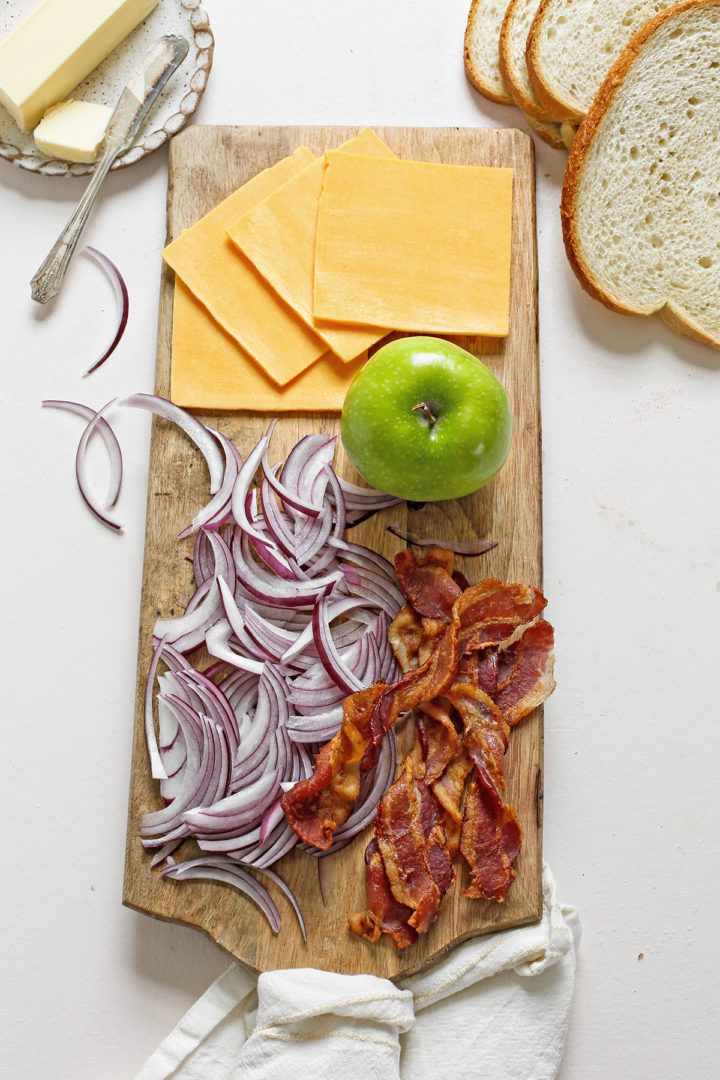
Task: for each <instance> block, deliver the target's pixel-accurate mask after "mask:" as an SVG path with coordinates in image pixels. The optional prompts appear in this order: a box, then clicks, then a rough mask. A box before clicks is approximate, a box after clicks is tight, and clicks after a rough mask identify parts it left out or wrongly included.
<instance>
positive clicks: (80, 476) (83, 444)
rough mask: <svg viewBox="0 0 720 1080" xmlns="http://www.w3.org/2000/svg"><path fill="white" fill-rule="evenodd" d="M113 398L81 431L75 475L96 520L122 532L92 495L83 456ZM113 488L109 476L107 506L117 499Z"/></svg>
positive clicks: (119, 526)
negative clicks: (108, 500)
mask: <svg viewBox="0 0 720 1080" xmlns="http://www.w3.org/2000/svg"><path fill="white" fill-rule="evenodd" d="M115 400H116V399H115V398H113V400H112V401H109V402H108V403H107V404H106V405H103V407H102V408H101V409H99V410H98V411H97V412H96V413H95V414H94V415H93V417H92V419H91V420H90V422H89V423H88V425H87V427H86V428H85V430H84V431H83V433H82V435H81V437H80V442H79V443H78V448H77V452H76V454H75V476H76V477H77V482H78V487H79V488H80V494H81V495H82V497H83V499H84V501H85V504H86V505H87V507H88V508H89V509H90V510H91V511H92V512H93V514H94V515H95V517H96V518H98V520H99V521H101V522H102V523H103V525H107V526H108V528H110V529H114V530H115V531H116V532H122V531H123V527H122V525H120V524H118V522H117V521H113V520H112V518H109V517H108V516H107V514H104V513H103V511H102V509H101V508H100V506H98V504H97V502H96V501H95V497H94V495H93V493H92V491H91V489H90V485H89V483H88V479H87V471H86V458H85V454H86V450H87V445H88V442H89V440H90V436H91V435H92V433H93V431H94V430H95V428H96V427H97V425H98V423H99V422H100V419H101V418H102V415H103V413H104V412H106V410H107V409H109V408H110V407H111V406H112V405H114V404H115ZM114 490H115V483H114V481H113V478H112V477H111V485H110V494H109V496H108V498H109V499H111V500H112V501H111V502H109V503H108V504H107V505H108V506H112V505H114V502H115V501H116V500H117V494H114V497H113V492H114ZM118 491H119V488H118Z"/></svg>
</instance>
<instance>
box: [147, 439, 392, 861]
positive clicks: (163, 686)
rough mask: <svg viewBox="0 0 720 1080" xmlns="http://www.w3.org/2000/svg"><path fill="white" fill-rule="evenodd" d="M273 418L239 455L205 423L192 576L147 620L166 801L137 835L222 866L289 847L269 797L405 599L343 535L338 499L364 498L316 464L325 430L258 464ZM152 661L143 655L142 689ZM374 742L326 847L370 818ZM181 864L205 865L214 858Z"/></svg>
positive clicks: (384, 755)
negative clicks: (167, 606)
mask: <svg viewBox="0 0 720 1080" xmlns="http://www.w3.org/2000/svg"><path fill="white" fill-rule="evenodd" d="M273 426H274V425H271V426H270V428H269V429H268V431H267V433H266V434H265V435H264V436H263V438H262V439H260V441H259V442H258V444H257V446H256V447H255V448H254V449H253V450H252V452H251V453H250V454H249V455H248V457H247V458H246V460H245V462H243V463H240V461H239V456H238V457H236V456H235V454H234V453H233V451H232V449H231V446H232V444H231V443H229V441H228V440H224V438H223V437H222V436H219V435H218V434H217V433H215V434H213V433H212V432H210V431H209V429H208V434H209V435H212V437H213V438H214V439H215V442H216V446H217V447H218V448H219V449H220V448H221V451H222V457H223V458H224V466H223V473H222V481H221V484H220V487H219V488H218V489H217V490H216V492H215V495H216V497H215V498H214V499H210V500H209V501H208V503H206V505H205V507H204V508H203V510H201V511H200V513H199V515H197V516H196V518H195V519H194V521H193V523H191V526H190V527H189V529H187V530H185V534H186V535H187V534H189V532H191V531H193V529H195V531H196V532H197V536H196V539H195V545H194V550H193V558H192V562H193V568H194V571H195V579H196V582H197V588H196V591H195V593H194V595H193V597H192V598H191V599H190V601H189V602H188V604H187V606H186V609H185V612H184V613H183V615H181V616H179V617H178V618H176V619H168V620H160V621H159V622H158V624H157V625H156V633H157V634H158V635H160V636H161V637H164V638H165V641H164V642H162V643H161V646H158V649H157V655H158V660H159V657H160V655H161V656H162V658H163V660H164V661H165V662H166V665H167V667H168V671H166V672H165V673H164V674H163V675H161V676H159V685H160V690H161V693H160V694H159V695H158V714H159V721H158V723H159V739H160V741H159V745H158V747H157V750H156V756H157V757H158V758H159V762H160V764H161V765H164V766H166V768H165V771H166V773H167V774H168V776H167V779H164V780H161V794H162V795H163V797H164V800H165V802H166V804H167V805H166V806H165V807H164V808H163V809H161V810H158V811H156V812H155V813H154V814H152V815H147V816H146V818H145V819H144V821H143V824H142V830H141V839H142V842H143V844H144V845H145V846H146V847H148V848H154V849H162V850H171V848H170V845H175V844H177V843H178V842H180V841H182V840H183V839H185V838H186V837H188V836H191V837H193V838H194V840H195V842H197V844H198V845H199V846H200V848H201V849H202V850H204V851H206V852H207V853H208V855H207V856H206V858H207V857H210V859H211V861H214V862H215V863H217V860H218V859H219V860H220V867H219V869H220V872H222V873H228V872H229V871H228V870H227V864H226V862H225V861H224V860H225V859H226V858H227V857H231V858H232V860H234V861H235V862H236V863H237V862H238V861H239V862H242V863H243V864H244V865H246V866H252V867H254V868H255V869H257V870H261V869H267V868H268V867H270V866H271V865H272V864H274V863H275V862H276V861H277V860H278V859H281V858H282V857H283V856H284V855H285V854H286V853H287V852H288V851H289V850H291V848H293V847H294V846H295V845H296V844H297V842H298V838H297V836H296V834H295V833H294V832H293V830H292V828H291V827H290V826H289V824H288V823H287V821H286V820H285V818H284V814H283V812H282V806H281V801H280V798H281V794H282V792H283V791H284V790H287V789H288V788H289V787H290V786H292V785H293V784H295V783H297V782H298V780H300V779H301V778H303V777H306V776H309V775H311V773H312V769H313V763H312V758H311V755H310V753H309V752H308V748H307V747H308V745H309V746H310V747H311V748H312V747H316V746H317V745H319V743H321V742H324V741H327V739H328V738H331V737H332V735H333V734H334V733H335V732H336V731H337V730H338V728H339V726H340V724H341V723H342V715H343V701H344V698H345V697H346V696H347V694H349V693H352V692H354V691H356V690H359V689H361V688H363V687H365V686H367V685H369V684H370V683H372V682H375V681H377V680H378V679H379V678H381V677H383V676H384V675H385V673H386V672H388V671H390V670H392V669H393V665H394V663H395V661H394V657H393V654H392V650H391V649H390V647H389V644H388V642H387V627H388V624H389V620H390V619H391V618H392V617H394V615H395V614H396V613H397V611H398V610H399V608H400V607H401V606H402V604H404V602H405V599H404V597H403V596H402V594H401V593H400V591H399V589H398V587H397V582H396V578H395V575H394V569H393V567H392V565H391V564H390V563H389V562H388V561H387V560H386V559H383V558H382V557H381V556H378V555H377V554H376V553H375V552H373V551H371V550H369V549H367V548H364V547H361V546H360V545H358V544H353V543H349V542H347V541H346V540H345V539H344V538H343V532H344V528H345V524H346V521H347V520H348V517H347V507H346V501H347V499H348V497H349V498H350V500H357V501H358V502H359V503H361V504H362V507H363V508H364V509H367V508H369V507H370V506H371V505H372V503H373V500H377V498H378V496H377V495H376V494H373V493H372V492H367V491H365V489H360V490H362V492H363V494H362V496H359V495H355V494H353V492H352V490H351V492H350V495H349V496H347V495H346V492H345V489H344V487H343V486H342V484H341V483H340V481H339V479H338V478H337V477H336V475H335V473H334V471H333V470H332V467H331V465H330V462H331V460H332V454H333V450H334V440H333V439H332V438H331V437H330V436H326V435H318V436H309V437H308V438H307V439H305V440H301V442H300V443H299V444H298V445H297V446H296V447H295V448H294V449H293V451H291V453H290V455H289V456H288V459H287V461H286V463H285V466H284V467H283V468H282V470H281V471H280V469H279V466H271V465H269V463H268V460H267V448H268V445H269V441H270V437H271V435H272V431H273ZM258 468H261V471H262V478H261V479H259V480H258V484H259V488H258V487H253V484H254V483H255V480H256V473H257V472H258ZM230 489H231V492H230V497H229V504H228V492H229V491H230ZM258 493H259V498H258ZM383 498H384V497H383ZM278 500H279V501H278ZM333 508H334V512H333ZM351 512H352V511H351ZM221 527H222V532H220V531H218V530H219V529H220V528H221ZM349 593H355V594H356V595H349ZM161 632H162V633H161ZM202 644H204V645H205V647H206V648H207V651H208V652H209V653H210V654H211V656H214V657H216V658H217V661H218V662H217V663H214V664H212V665H211V667H210V668H209V669H208V671H207V672H206V673H205V674H203V673H202V672H198V671H195V670H194V668H193V667H192V666H191V665H190V663H189V661H187V660H186V659H185V657H184V656H183V653H187V652H189V651H190V650H191V649H194V648H195V647H196V646H198V645H202ZM205 663H207V661H205ZM227 669H229V670H227ZM156 672H157V663H156V667H155V672H154V673H153V679H152V681H151V682H150V686H151V688H152V686H153V684H154V679H155V675H156ZM211 673H212V677H210V674H211ZM213 677H217V683H216V682H214V681H213ZM150 692H152V691H150ZM289 707H292V709H293V716H292V717H290V716H289ZM153 734H154V730H153ZM389 743H390V740H388V746H389ZM149 745H152V743H151V742H150V744H149ZM388 746H386V745H385V743H383V746H382V748H381V752H380V755H379V760H378V766H377V768H376V769H375V770H374V771H372V772H371V773H369V774H368V776H367V777H365V778H364V780H363V783H362V786H361V794H360V798H359V800H358V804H357V805H356V807H355V810H354V812H353V815H351V818H350V819H348V822H346V823H345V825H346V827H347V828H346V829H345V830H344V831H343V832H342V833H341V834H340V835H339V836H338V837H336V839H335V841H334V846H333V850H339V847H340V846H343V845H344V844H346V843H348V842H349V840H350V834H349V830H352V829H355V827H356V826H357V830H358V831H360V830H361V829H362V828H364V826H365V824H366V823H367V821H369V820H372V815H373V814H374V812H375V805H376V803H377V800H378V799H379V798H380V796H381V794H382V793H383V792H384V790H386V787H387V786H389V783H391V781H392V775H393V773H394V760H395V759H394V756H392V755H393V754H394V743H393V744H392V746H391V747H390V748H388ZM149 753H152V751H151V750H149ZM155 767H156V768H157V763H156V766H155ZM372 798H374V799H375V805H370V800H371V799H372ZM353 835H354V833H353ZM156 858H158V856H156ZM196 869H197V870H198V872H202V873H204V874H208V873H210V872H212V873H215V872H216V871H217V865H216V866H215V868H214V869H213V867H211V866H210V863H207V862H205V863H202V865H199V866H197V867H196ZM173 874H174V876H182V875H181V873H180V872H179V871H173Z"/></svg>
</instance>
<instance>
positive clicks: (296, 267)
mask: <svg viewBox="0 0 720 1080" xmlns="http://www.w3.org/2000/svg"><path fill="white" fill-rule="evenodd" d="M339 152H341V153H345V154H377V155H379V156H386V157H390V158H392V157H394V154H393V152H392V151H391V150H390V149H389V148H388V147H387V146H386V145H385V143H384V142H383V141H382V139H380V138H378V136H377V135H376V134H375V133H374V132H373V131H370V130H369V129H368V128H365V129H363V130H362V131H361V132H360V133H359V135H357V136H356V137H355V138H354V139H350V140H349V141H348V142H346V143H343V145H342V146H341V147H340V150H339ZM324 172H325V160H324V158H318V159H317V160H316V161H314V162H313V163H312V164H311V165H308V166H307V168H305V169H303V171H302V172H300V173H297V174H296V175H295V176H293V177H292V178H291V179H290V180H288V181H287V183H285V184H283V186H282V187H281V188H278V189H277V190H276V191H274V192H273V193H272V194H271V195H268V197H267V198H266V199H264V200H263V201H262V202H261V203H258V204H257V206H254V207H253V208H252V210H249V211H248V212H247V213H246V214H244V215H243V216H242V217H240V218H239V219H238V220H237V221H235V222H234V223H233V224H232V225H230V227H229V228H228V236H229V237H230V239H231V240H232V241H233V243H235V244H236V245H237V247H238V248H239V249H240V250H241V251H242V252H243V254H245V255H246V256H247V257H248V258H249V259H251V260H252V262H253V263H254V264H255V266H256V267H257V269H258V270H259V271H260V273H261V274H262V275H263V277H265V278H266V279H267V281H269V283H270V284H271V285H272V287H273V288H274V289H275V290H276V291H277V293H278V294H279V295H280V296H282V298H283V300H285V301H286V302H287V303H288V304H289V305H290V307H292V308H293V309H294V310H295V311H296V312H297V313H298V315H299V316H300V318H301V319H303V320H304V321H305V322H306V323H307V325H308V326H310V327H312V329H313V330H314V331H315V333H316V334H317V335H318V337H321V338H322V340H323V341H324V342H325V343H326V345H328V346H329V347H330V348H331V349H332V350H333V352H334V353H336V354H337V355H338V356H340V357H342V359H343V360H352V359H353V358H354V357H355V356H357V355H358V353H360V352H362V351H363V350H365V349H367V348H369V346H370V345H372V344H374V342H376V341H379V340H380V338H382V337H385V335H386V334H387V333H388V330H385V329H379V328H376V329H373V330H372V331H368V330H367V329H365V328H363V327H358V326H333V325H332V324H330V325H328V324H325V325H322V324H319V323H317V322H316V321H315V319H314V317H313V268H314V262H315V230H316V226H317V213H318V203H319V200H320V193H321V191H322V186H323V175H324ZM342 321H343V322H345V323H354V322H356V321H357V320H355V319H354V318H353V317H352V315H350V316H348V317H346V318H345V319H343V320H342ZM379 325H380V324H378V326H379Z"/></svg>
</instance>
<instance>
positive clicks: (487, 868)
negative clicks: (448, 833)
mask: <svg viewBox="0 0 720 1080" xmlns="http://www.w3.org/2000/svg"><path fill="white" fill-rule="evenodd" d="M447 696H448V700H449V701H450V702H451V704H452V705H453V706H454V707H455V708H456V709H457V711H458V713H459V714H460V718H461V719H462V723H463V743H464V745H465V749H466V750H467V752H468V754H469V756H470V758H471V759H472V762H473V765H474V766H475V773H476V777H475V779H474V780H473V781H472V783H471V785H470V788H469V789H468V792H467V795H466V796H465V806H464V811H463V825H462V833H461V836H460V851H461V853H462V855H463V856H464V858H465V860H466V861H467V863H468V866H469V867H470V881H471V884H470V886H469V887H468V888H467V889H466V890H464V892H463V895H464V896H471V897H486V898H487V899H491V900H503V899H504V898H505V893H506V892H507V890H508V888H509V887H510V883H511V881H512V880H513V878H514V877H515V871H514V870H513V869H512V863H513V861H514V860H515V859H516V858H517V855H518V852H519V851H520V841H521V832H520V825H519V824H518V821H517V818H516V816H515V811H514V810H513V808H512V807H511V806H508V805H507V804H506V803H505V802H504V799H503V796H504V794H505V751H506V749H507V744H508V737H509V735H510V727H509V725H508V723H507V720H506V719H505V717H504V716H503V714H502V712H501V711H500V709H499V708H498V707H497V705H496V704H495V702H494V701H493V700H492V698H490V697H489V696H488V695H487V694H486V693H485V692H484V691H483V690H481V689H480V688H479V687H476V686H471V685H469V684H468V683H456V684H455V686H453V687H452V689H451V690H450V691H449V692H448V695H447Z"/></svg>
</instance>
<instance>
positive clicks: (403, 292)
mask: <svg viewBox="0 0 720 1080" xmlns="http://www.w3.org/2000/svg"><path fill="white" fill-rule="evenodd" d="M326 157H327V167H326V170H325V177H324V184H323V191H322V196H321V198H320V208H319V212H318V222H317V237H316V248H315V291H314V314H315V317H316V318H317V319H337V320H339V321H343V320H352V321H353V322H357V323H367V324H370V325H372V326H378V325H382V326H392V327H394V328H395V329H396V330H406V331H422V332H425V331H428V332H437V333H446V334H486V335H489V336H492V337H505V336H506V335H507V333H508V322H509V308H510V226H511V204H512V178H513V171H512V169H505V168H485V167H481V166H475V165H441V164H435V163H426V162H419V161H399V160H398V159H397V158H394V159H392V158H380V157H374V156H373V157H371V156H368V155H364V156H358V155H350V154H339V153H336V152H333V151H329V152H328V153H327V155H326Z"/></svg>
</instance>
